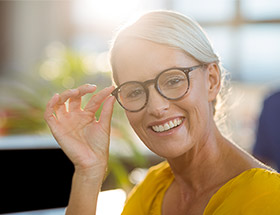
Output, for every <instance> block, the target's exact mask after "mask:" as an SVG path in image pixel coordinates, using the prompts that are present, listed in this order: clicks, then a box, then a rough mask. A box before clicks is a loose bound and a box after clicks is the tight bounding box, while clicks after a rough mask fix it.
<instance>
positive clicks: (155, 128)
mask: <svg viewBox="0 0 280 215" xmlns="http://www.w3.org/2000/svg"><path fill="white" fill-rule="evenodd" d="M182 122H183V120H182V119H180V118H176V119H173V120H170V121H168V122H166V123H164V124H160V125H154V126H152V130H153V131H155V132H157V133H160V132H164V131H168V130H170V129H172V128H175V127H177V126H179V125H181V123H182Z"/></svg>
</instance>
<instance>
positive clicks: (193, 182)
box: [167, 127, 241, 193]
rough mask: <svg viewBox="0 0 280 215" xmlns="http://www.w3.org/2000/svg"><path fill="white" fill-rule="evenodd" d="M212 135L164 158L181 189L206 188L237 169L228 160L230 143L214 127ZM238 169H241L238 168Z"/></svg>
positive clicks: (198, 189)
mask: <svg viewBox="0 0 280 215" xmlns="http://www.w3.org/2000/svg"><path fill="white" fill-rule="evenodd" d="M214 130H215V131H214V132H211V134H213V135H211V134H210V135H208V136H207V135H206V137H205V138H204V139H203V141H200V142H198V143H197V144H196V145H195V147H194V148H192V149H191V150H190V151H189V152H187V153H185V154H184V155H182V156H180V157H177V158H172V159H167V160H168V162H169V164H170V167H171V169H172V172H173V174H174V176H175V183H176V184H177V185H179V187H180V189H181V190H182V191H183V190H185V191H186V190H188V191H193V192H198V193H200V192H202V193H203V192H205V191H207V190H209V189H213V188H215V187H218V186H220V185H221V184H224V183H225V182H226V181H228V180H229V179H230V178H231V177H234V176H236V175H237V174H238V172H239V170H235V169H233V171H232V172H231V169H230V168H231V165H232V163H231V162H229V160H228V159H230V154H231V152H232V147H231V146H230V145H231V143H230V142H229V141H228V140H227V139H225V138H224V137H223V136H222V135H221V134H220V132H219V131H218V129H217V128H216V127H215V129H214ZM240 171H241V170H240Z"/></svg>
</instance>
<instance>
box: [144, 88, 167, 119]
mask: <svg viewBox="0 0 280 215" xmlns="http://www.w3.org/2000/svg"><path fill="white" fill-rule="evenodd" d="M168 108H169V100H167V99H166V98H164V97H163V96H162V95H160V94H159V92H158V91H157V90H156V89H155V87H152V86H150V87H149V100H148V103H147V112H148V113H149V114H151V115H154V116H156V117H158V118H159V117H162V116H163V114H164V113H165V111H166V110H168Z"/></svg>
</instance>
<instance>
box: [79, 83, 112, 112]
mask: <svg viewBox="0 0 280 215" xmlns="http://www.w3.org/2000/svg"><path fill="white" fill-rule="evenodd" d="M114 88H115V87H114V86H111V87H107V88H105V89H103V90H101V91H100V92H98V93H97V94H95V95H94V96H93V97H92V98H91V99H90V100H89V102H88V103H87V105H86V106H85V108H84V111H90V112H92V113H95V112H96V111H97V110H98V108H99V107H100V106H101V104H102V102H104V100H105V99H106V98H107V97H108V96H109V95H110V94H111V92H112V91H113V90H114Z"/></svg>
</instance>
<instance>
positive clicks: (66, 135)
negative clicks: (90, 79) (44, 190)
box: [45, 85, 115, 215]
mask: <svg viewBox="0 0 280 215" xmlns="http://www.w3.org/2000/svg"><path fill="white" fill-rule="evenodd" d="M113 89H114V87H108V88H105V89H103V90H101V91H100V92H98V93H97V94H95V95H93V97H92V98H91V99H90V101H89V102H88V103H87V105H86V106H85V108H84V109H81V99H82V96H84V95H85V94H88V93H92V92H94V91H95V90H96V86H94V85H83V86H80V87H79V88H77V89H74V90H67V91H65V92H63V93H62V94H60V95H59V94H56V95H54V96H53V97H52V99H51V100H50V101H49V102H48V104H47V108H46V111H45V120H46V122H47V124H48V126H49V127H50V129H51V132H52V134H53V136H54V137H55V139H56V140H57V142H58V144H59V145H60V146H61V148H62V150H63V151H64V153H65V154H66V155H67V156H68V158H69V159H70V160H71V161H72V163H73V165H74V167H75V172H74V176H73V182H72V189H71V195H70V200H69V205H68V208H67V211H66V214H68V215H70V214H75V215H77V214H79V215H86V214H90V215H93V214H95V213H96V203H97V197H98V193H99V191H100V188H101V185H102V182H103V178H104V176H105V173H106V169H107V164H108V157H109V143H110V127H111V125H110V124H111V118H112V112H113V104H114V102H115V99H114V97H111V96H110V93H111V92H112V91H113ZM66 102H68V105H67V104H66ZM103 102H104V105H103V108H102V111H101V115H100V118H99V120H98V121H97V120H96V117H95V113H96V111H97V110H98V109H99V107H100V106H101V104H102V103H103Z"/></svg>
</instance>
